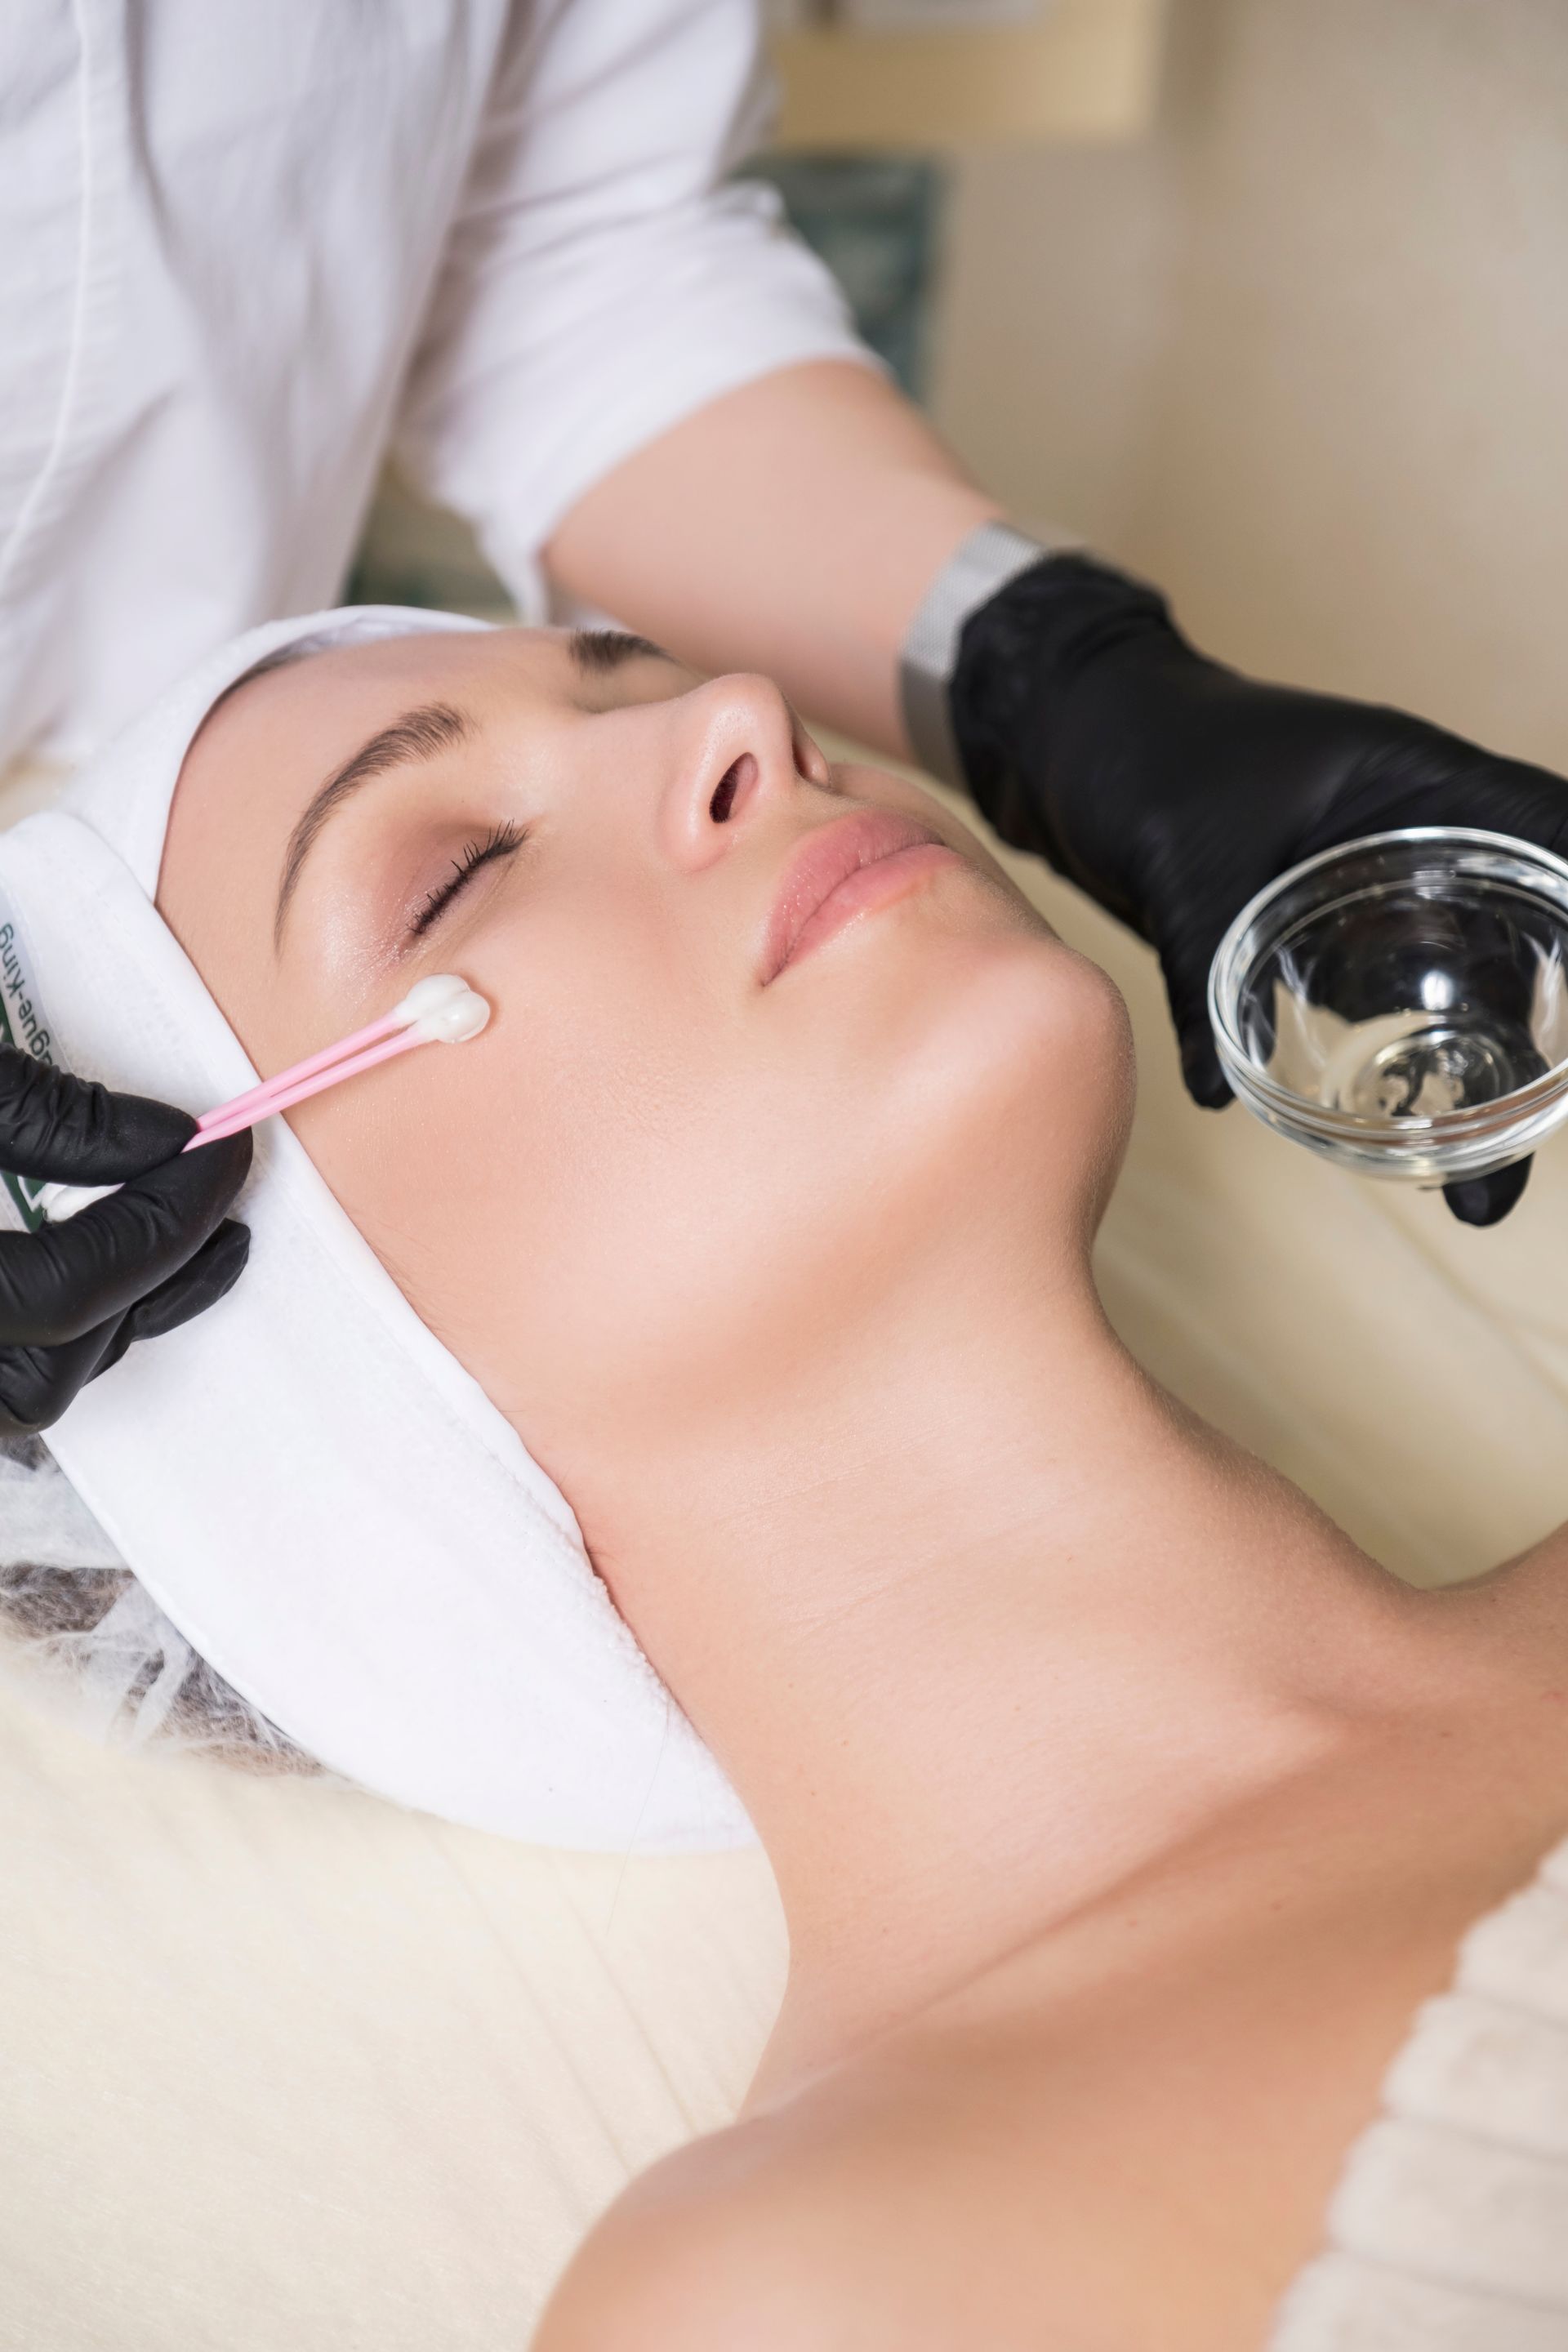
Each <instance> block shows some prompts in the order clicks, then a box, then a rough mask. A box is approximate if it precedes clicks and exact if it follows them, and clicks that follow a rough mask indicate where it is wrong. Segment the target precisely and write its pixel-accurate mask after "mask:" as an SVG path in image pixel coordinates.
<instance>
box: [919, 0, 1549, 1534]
mask: <svg viewBox="0 0 1568 2352" xmlns="http://www.w3.org/2000/svg"><path fill="white" fill-rule="evenodd" d="M941 353H942V365H941V374H940V380H939V385H938V407H939V411H940V414H941V415H942V420H943V422H944V424H945V425H946V426H947V428H948V430H949V432H950V433H951V434H952V436H953V438H954V439H955V440H956V441H957V443H958V444H959V446H961V447H962V448H963V451H964V452H965V454H966V455H967V456H968V457H969V458H970V460H971V462H972V463H973V464H974V465H975V466H976V467H977V468H978V469H979V470H980V471H981V473H982V474H983V475H984V477H985V478H987V479H988V480H990V481H991V482H992V483H993V484H994V486H995V487H996V488H998V489H1000V490H1001V491H1002V493H1003V494H1004V495H1005V497H1006V498H1007V499H1008V500H1009V502H1010V503H1011V504H1012V505H1013V506H1014V508H1015V509H1016V510H1017V511H1018V512H1019V513H1020V514H1022V515H1025V516H1033V517H1036V518H1039V519H1047V518H1053V517H1054V518H1056V519H1058V520H1062V521H1065V522H1068V523H1070V524H1073V525H1075V526H1076V527H1078V528H1079V529H1080V530H1083V531H1084V532H1085V533H1086V534H1087V535H1088V537H1089V539H1090V540H1091V541H1092V542H1093V543H1094V544H1096V545H1098V546H1099V547H1100V548H1101V549H1102V550H1104V551H1106V552H1108V553H1110V554H1111V555H1113V556H1115V557H1118V558H1120V559H1121V560H1122V561H1123V562H1127V563H1129V564H1131V565H1132V566H1133V567H1135V568H1137V569H1140V570H1142V571H1144V572H1147V573H1148V574H1149V575H1151V576H1152V577H1153V578H1155V579H1157V580H1159V581H1160V582H1161V583H1163V585H1164V586H1165V587H1166V588H1168V589H1169V590H1170V591H1171V593H1172V594H1173V597H1174V600H1175V603H1176V605H1177V608H1178V610H1179V612H1180V614H1182V616H1183V617H1184V620H1185V621H1186V622H1187V624H1188V625H1189V626H1190V627H1191V629H1192V631H1193V633H1194V635H1196V636H1197V637H1198V638H1199V640H1200V642H1202V643H1205V644H1206V645H1207V646H1209V647H1210V648H1211V649H1212V650H1214V651H1215V652H1218V653H1220V654H1222V655H1224V656H1226V657H1228V658H1230V659H1232V660H1235V661H1237V662H1238V663H1241V664H1244V665H1248V666H1252V667H1257V668H1258V669H1260V670H1262V671H1264V672H1265V673H1273V674H1274V675H1277V676H1281V677H1291V678H1295V679H1299V680H1301V681H1303V682H1307V683H1311V684H1317V685H1322V686H1332V687H1338V688H1344V689H1347V690H1350V691H1352V692H1357V693H1361V694H1364V695H1368V696H1373V697H1377V698H1384V699H1387V700H1391V701H1400V702H1404V703H1405V704H1406V705H1407V706H1409V707H1413V708H1415V709H1420V710H1423V711H1425V712H1426V713H1427V714H1428V715H1430V716H1431V717H1433V718H1436V719H1443V720H1446V721H1447V722H1448V723H1449V724H1451V725H1454V726H1457V727H1459V728H1462V729H1466V730H1469V731H1471V732H1472V733H1474V734H1476V735H1478V736H1479V737H1481V738H1482V739H1484V740H1489V741H1491V742H1493V743H1495V744H1497V745H1498V746H1499V747H1500V748H1503V749H1506V750H1508V751H1512V752H1516V753H1521V754H1525V755H1528V756H1531V757H1534V758H1537V759H1541V760H1543V761H1550V762H1552V763H1553V764H1555V765H1558V766H1561V767H1563V768H1564V769H1565V770H1568V661H1565V660H1564V659H1563V653H1562V650H1561V643H1560V640H1561V638H1562V635H1563V626H1564V619H1565V617H1568V616H1565V614H1564V613H1563V598H1562V596H1561V593H1560V588H1559V583H1560V580H1561V578H1562V576H1563V568H1564V546H1565V541H1568V446H1565V436H1564V425H1565V423H1568V400H1565V398H1564V392H1565V388H1568V0H1173V9H1172V25H1171V34H1170V47H1169V53H1168V56H1167V59H1166V65H1165V71H1164V80H1163V98H1162V104H1161V109H1160V115H1159V124H1158V128H1157V130H1156V131H1155V133H1154V134H1153V135H1152V137H1151V138H1149V139H1147V140H1144V141H1142V142H1139V143H1138V144H1136V145H1133V146H1129V147H1125V148H1121V149H1116V150H1099V151H1095V150H1084V151H1081V152H1074V151H1071V150H1066V149H1058V150H1054V151H1053V150H1036V151H1028V150H1022V151H1016V152H991V153H988V154H985V155H983V156H975V157H973V158H972V159H971V160H969V161H968V162H967V163H965V164H964V166H963V170H962V172H961V174H960V178H959V184H958V190H957V203H956V206H955V219H954V221H953V224H952V246H951V254H950V276H949V280H948V294H947V301H946V318H945V320H944V331H943V335H942V343H941ZM1259 781H1260V783H1261V784H1264V785H1266V782H1267V780H1266V779H1260V780H1259ZM1016 871H1017V872H1018V873H1019V876H1020V878H1021V879H1022V880H1024V881H1025V883H1026V887H1029V888H1031V889H1032V890H1034V891H1035V892H1036V894H1037V897H1038V898H1039V901H1040V903H1041V904H1042V906H1044V907H1045V908H1047V912H1048V913H1049V915H1050V917H1051V919H1052V920H1053V921H1054V922H1056V923H1057V924H1058V927H1059V928H1060V929H1062V930H1063V931H1064V932H1065V933H1066V934H1067V936H1068V937H1069V938H1070V939H1072V940H1075V941H1076V942H1077V943H1078V944H1079V945H1081V946H1083V947H1084V948H1086V949H1087V950H1088V951H1089V953H1090V954H1092V955H1095V956H1097V957H1098V958H1099V959H1100V961H1103V962H1104V963H1106V964H1107V965H1108V966H1109V968H1110V970H1111V971H1113V972H1114V974H1115V976H1116V978H1117V979H1118V981H1119V982H1121V986H1122V987H1123V989H1124V990H1125V992H1126V993H1127V995H1128V997H1129V1001H1130V1003H1131V1006H1132V1012H1133V1018H1134V1024H1135V1026H1136V1029H1137V1032H1138V1041H1139V1061H1140V1068H1141V1082H1140V1105H1139V1116H1138V1121H1137V1126H1136V1129H1135V1131H1134V1136H1133V1142H1132V1148H1131V1155H1130V1159H1129V1163H1128V1168H1127V1171H1126V1174H1125V1176H1124V1178H1123V1181H1122V1183H1121V1187H1120V1189H1119V1191H1118V1194H1117V1197H1116V1200H1115V1202H1113V1204H1112V1207H1111V1211H1110V1216H1109V1218H1108V1220H1107V1223H1106V1228H1105V1233H1104V1235H1103V1238H1102V1244H1101V1250H1100V1271H1101V1278H1102V1284H1103V1287H1104V1290H1105V1295H1106V1298H1107V1303H1108V1305H1109V1307H1110V1311H1111V1315H1112V1318H1113V1319H1114V1320H1115V1322H1116V1323H1117V1325H1118V1327H1119V1328H1121V1331H1122V1332H1123V1334H1124V1335H1125V1337H1126V1338H1127V1339H1128V1340H1129V1342H1130V1344H1131V1346H1132V1348H1133V1349H1134V1351H1135V1352H1136V1353H1137V1354H1138V1355H1139V1356H1140V1357H1141V1358H1142V1360H1143V1361H1144V1362H1145V1363H1147V1364H1148V1365H1150V1367H1151V1368H1152V1370H1155V1371H1156V1372H1158V1373H1159V1374H1160V1375H1161V1376H1162V1377H1163V1378H1164V1379H1166V1380H1167V1381H1170V1383H1171V1384H1172V1385H1173V1387H1175V1388H1176V1389H1177V1390H1178V1391H1180V1392H1181V1393H1182V1394H1183V1395H1184V1396H1185V1397H1187V1398H1188V1400H1189V1401H1190V1402H1193V1403H1194V1404H1195V1405H1197V1406H1198V1407H1199V1409H1200V1410H1202V1411H1204V1412H1206V1413H1208V1414H1209V1415H1210V1416H1211V1418H1213V1419H1214V1420H1215V1421H1216V1422H1218V1423H1220V1424H1221V1425H1222V1426H1223V1427H1225V1428H1227V1429H1229V1430H1231V1431H1232V1432H1233V1433H1235V1434H1236V1435H1237V1436H1239V1437H1241V1438H1242V1439H1243V1440H1244V1441H1246V1442H1247V1443H1248V1444H1252V1445H1254V1446H1256V1447H1257V1448H1258V1451H1259V1452H1261V1453H1262V1454H1265V1455H1266V1456H1267V1457H1268V1459H1269V1460H1271V1461H1273V1462H1275V1463H1276V1464H1278V1465H1279V1466H1280V1467H1281V1468H1283V1469H1286V1470H1288V1471H1289V1473H1290V1474H1291V1475H1293V1476H1295V1477H1296V1478H1298V1479H1299V1480H1300V1482H1301V1483H1302V1484H1303V1485H1304V1486H1306V1487H1307V1488H1308V1490H1309V1491H1310V1493H1312V1494H1313V1495H1315V1496H1317V1497H1318V1498H1319V1500H1320V1501H1321V1502H1322V1503H1323V1504H1325V1505H1326V1506H1327V1507H1328V1508H1329V1509H1330V1510H1331V1511H1332V1512H1333V1513H1334V1515H1335V1516H1336V1517H1338V1518H1339V1519H1340V1520H1341V1521H1342V1524H1343V1525H1345V1526H1346V1527H1347V1528H1350V1529H1351V1530H1352V1533H1354V1534H1355V1535H1356V1536H1357V1537H1358V1538H1360V1539H1361V1540H1362V1541H1363V1543H1365V1544H1366V1545H1367V1546H1368V1548H1369V1549H1371V1550H1372V1551H1373V1553H1374V1554H1375V1555H1376V1556H1377V1557H1378V1558H1380V1559H1384V1560H1385V1561H1386V1562H1387V1563H1388V1564H1389V1565H1390V1566H1393V1567H1396V1568H1399V1569H1402V1570H1405V1572H1406V1573H1409V1574H1411V1575H1414V1576H1416V1577H1418V1578H1421V1579H1428V1578H1445V1577H1450V1576H1454V1575H1458V1574H1465V1573H1468V1572H1471V1571H1473V1570H1476V1569H1479V1568H1480V1567H1483V1566H1485V1565H1486V1564H1488V1563H1489V1561H1492V1560H1495V1559H1498V1558H1499V1557H1500V1556H1502V1555H1504V1554H1506V1553H1507V1552H1508V1551H1510V1550H1511V1549H1514V1548H1515V1547H1517V1546H1521V1545H1522V1544H1524V1543H1526V1542H1528V1541H1529V1540H1530V1539H1531V1538H1533V1537H1535V1536H1538V1535H1540V1534H1542V1533H1543V1532H1544V1531H1545V1530H1546V1529H1547V1528H1550V1527H1552V1525H1553V1524H1555V1523H1556V1522H1557V1521H1559V1520H1562V1519H1563V1517H1564V1516H1565V1515H1568V1136H1559V1137H1558V1138H1557V1139H1554V1141H1553V1142H1552V1144H1551V1145H1550V1146H1549V1147H1548V1148H1547V1150H1545V1151H1544V1152H1543V1153H1542V1155H1541V1157H1540V1159H1539V1160H1538V1163H1537V1166H1536V1171H1535V1173H1534V1176H1533V1178H1532V1180H1531V1187H1530V1190H1529V1192H1528V1193H1527V1194H1526V1196H1525V1200H1524V1202H1523V1204H1522V1205H1521V1209H1520V1211H1519V1212H1518V1213H1516V1214H1515V1215H1514V1216H1513V1217H1512V1218H1510V1220H1508V1222H1507V1223H1505V1224H1503V1225H1500V1226H1499V1227H1497V1228H1496V1229H1495V1230H1494V1231H1492V1232H1489V1233H1484V1234H1476V1233H1473V1232H1470V1231H1468V1229H1466V1228H1463V1227H1460V1226H1458V1224H1456V1223H1454V1221H1453V1220H1452V1219H1451V1218H1450V1217H1449V1216H1448V1215H1447V1211H1446V1210H1445V1209H1444V1207H1443V1205H1442V1202H1441V1201H1440V1200H1439V1199H1438V1198H1437V1197H1436V1195H1434V1194H1429V1193H1411V1192H1406V1191H1405V1189H1404V1188H1403V1187H1397V1186H1392V1185H1374V1184H1371V1183H1367V1182H1364V1181H1359V1180H1355V1179H1352V1178H1350V1177H1347V1176H1343V1175H1342V1174H1340V1173H1339V1172H1338V1171H1335V1170H1333V1169H1331V1168H1329V1167H1327V1166H1325V1165H1323V1164H1322V1163H1320V1162H1315V1161H1313V1160H1310V1158H1309V1157H1308V1155H1307V1154H1305V1153H1304V1152H1301V1151H1299V1150H1293V1149H1292V1148H1291V1147H1290V1146H1289V1145H1287V1144H1284V1143H1282V1142H1280V1141H1279V1139H1276V1138H1274V1137H1272V1136H1270V1135H1268V1133H1267V1132H1266V1131H1265V1130H1264V1129H1261V1128H1260V1127H1258V1126H1257V1125H1256V1124H1255V1123H1254V1122H1252V1121H1251V1120H1249V1119H1247V1118H1245V1117H1244V1116H1243V1115H1242V1114H1241V1113H1240V1112H1238V1111H1236V1110H1231V1111H1229V1112H1227V1113H1226V1115H1225V1116H1224V1117H1223V1118H1214V1117H1213V1116H1211V1115H1208V1114H1205V1113H1202V1112H1199V1111H1196V1110H1194V1108H1192V1107H1191V1106H1190V1105H1189V1104H1188V1103H1187V1102H1186V1101H1185V1098H1184V1096H1183V1095H1182V1092H1181V1088H1180V1084H1179V1080H1178V1077H1177V1073H1176V1068H1175V1056H1174V1052H1173V1046H1172V1042H1171V1037H1170V1032H1169V1027H1168V1024H1167V1022H1166V1019H1165V1014H1164V1009H1163V1001H1162V995H1161V991H1160V988H1159V983H1158V979H1157V976H1156V974H1155V971H1154V969H1153V963H1152V957H1150V956H1149V955H1148V954H1147V952H1146V951H1145V950H1141V949H1140V948H1138V947H1137V946H1136V945H1135V944H1134V943H1133V942H1132V941H1131V940H1129V939H1128V938H1127V937H1126V935H1125V934H1121V933H1118V932H1117V931H1116V930H1115V929H1114V927H1113V926H1111V925H1110V924H1109V923H1108V922H1106V921H1105V920H1104V919H1103V918H1101V917H1100V915H1099V914H1098V911H1097V910H1095V909H1094V908H1087V907H1086V906H1085V905H1084V903H1083V902H1082V900H1081V899H1079V898H1077V897H1076V895H1075V894H1074V893H1072V892H1070V891H1068V890H1067V889H1065V888H1064V887H1061V886H1060V885H1058V884H1056V883H1055V882H1054V881H1053V880H1052V879H1051V878H1050V877H1047V876H1046V875H1044V874H1043V872H1042V871H1041V869H1040V868H1038V867H1037V866H1035V865H1034V864H1033V861H1027V860H1019V861H1017V864H1016Z"/></svg>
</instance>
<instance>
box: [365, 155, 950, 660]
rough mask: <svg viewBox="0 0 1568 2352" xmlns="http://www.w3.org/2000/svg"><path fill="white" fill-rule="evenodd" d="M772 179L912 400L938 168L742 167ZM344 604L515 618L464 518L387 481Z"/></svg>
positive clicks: (843, 158) (855, 158) (823, 160)
mask: <svg viewBox="0 0 1568 2352" xmlns="http://www.w3.org/2000/svg"><path fill="white" fill-rule="evenodd" d="M739 176H740V177H742V178H743V179H756V180H765V181H767V182H768V183H769V184H770V185H771V186H773V187H775V188H776V189H777V190H778V192H779V194H780V195H781V197H782V198H783V200H784V211H785V213H786V214H787V215H788V217H789V220H790V222H791V224H792V226H794V227H795V229H796V230H797V231H798V233H799V234H800V236H802V237H804V238H805V242H806V244H807V245H809V246H810V247H811V248H812V250H813V251H814V252H815V253H817V254H819V255H820V256H821V257H822V259H823V260H824V261H825V262H826V264H827V267H828V268H829V269H831V270H832V272H833V274H834V276H835V277H836V278H837V280H838V283H839V284H840V286H841V287H842V288H843V289H844V292H845V295H846V297H847V299H848V302H849V306H850V309H851V310H853V312H854V314H855V324H856V326H857V328H858V330H859V331H860V333H861V335H862V336H863V337H864V338H865V340H866V341H867V342H868V344H869V345H870V347H871V349H872V350H873V351H874V352H876V353H877V355H878V357H879V359H882V360H885V361H886V362H887V364H888V365H889V367H890V368H891V370H892V372H893V373H894V375H895V376H896V377H897V378H898V381H899V383H900V384H901V385H902V386H903V388H904V390H905V391H906V392H907V393H908V394H910V398H911V399H914V400H919V399H920V398H921V394H922V392H923V390H924V386H925V375H926V354H927V345H928V331H927V330H928V321H929V314H930V310H931V292H932V288H933V286H934V282H935V278H936V263H937V245H938V236H939V229H940V221H941V212H942V168H941V166H940V165H939V164H936V163H931V162H928V161H925V160H924V159H922V158H921V157H919V156H898V155H837V154H835V155H812V154H803V155H764V156H760V157H758V158H757V159H756V161H754V162H753V163H748V164H747V165H746V166H745V168H744V170H743V172H742V173H741V174H740V175H739ZM343 597H344V601H345V603H347V604H423V605H429V606H433V607H436V608H437V609H439V610H442V611H445V612H449V613H475V614H479V617H480V618H481V619H483V620H487V621H505V620H509V619H510V618H512V617H513V606H512V604H511V600H510V597H509V596H508V594H507V592H506V590H505V588H504V587H503V586H502V584H501V583H500V581H499V580H498V579H497V577H496V575H495V573H494V572H492V571H491V570H490V567H489V564H488V563H487V562H485V559H484V557H483V555H482V554H481V553H480V552H479V546H478V544H477V542H476V541H475V539H474V535H473V533H472V531H471V530H469V529H468V525H467V524H466V523H464V522H461V521H460V520H458V517H457V516H456V515H451V514H447V513H446V512H445V511H443V510H442V509H438V508H435V507H428V506H426V505H424V504H423V503H422V502H421V501H420V500H419V499H416V498H414V497H413V496H412V495H411V494H410V493H409V492H408V491H407V490H405V488H402V487H401V485H399V484H398V483H397V482H396V481H395V480H393V479H391V478H384V479H383V481H382V484H381V487H380V488H379V490H378V491H377V492H376V498H375V503H374V506H373V508H372V509H371V512H370V519H369V520H368V522H367V523H366V526H365V530H364V536H363V539H362V540H361V541H360V548H359V553H358V554H357V555H356V556H355V558H354V561H353V567H352V569H351V571H350V573H349V577H348V582H347V584H346V586H345V587H344V590H343Z"/></svg>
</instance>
